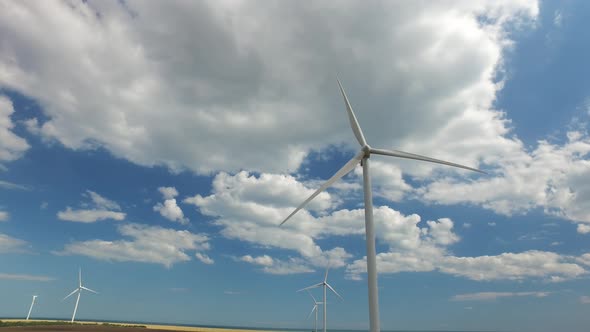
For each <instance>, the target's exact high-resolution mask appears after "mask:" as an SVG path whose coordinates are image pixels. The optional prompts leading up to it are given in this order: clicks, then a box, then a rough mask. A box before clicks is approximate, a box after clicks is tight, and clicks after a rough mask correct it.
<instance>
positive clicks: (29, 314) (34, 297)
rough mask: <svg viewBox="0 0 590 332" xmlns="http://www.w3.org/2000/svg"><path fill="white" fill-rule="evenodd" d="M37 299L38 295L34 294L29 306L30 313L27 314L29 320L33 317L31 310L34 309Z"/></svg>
mask: <svg viewBox="0 0 590 332" xmlns="http://www.w3.org/2000/svg"><path fill="white" fill-rule="evenodd" d="M35 299H37V295H33V301H32V302H31V307H30V308H29V313H28V314H27V320H29V317H31V311H33V305H34V304H35Z"/></svg>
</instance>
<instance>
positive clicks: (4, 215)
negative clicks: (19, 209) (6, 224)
mask: <svg viewBox="0 0 590 332" xmlns="http://www.w3.org/2000/svg"><path fill="white" fill-rule="evenodd" d="M9 217H10V214H8V212H6V211H0V221H6V220H8V218H9Z"/></svg>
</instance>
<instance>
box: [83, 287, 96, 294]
mask: <svg viewBox="0 0 590 332" xmlns="http://www.w3.org/2000/svg"><path fill="white" fill-rule="evenodd" d="M80 288H82V289H84V290H87V291H89V292H92V293H94V294H98V292H96V291H93V290H92V289H90V288H86V287H84V286H82V287H80Z"/></svg>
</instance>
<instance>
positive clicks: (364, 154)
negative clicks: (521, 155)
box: [281, 80, 485, 332]
mask: <svg viewBox="0 0 590 332" xmlns="http://www.w3.org/2000/svg"><path fill="white" fill-rule="evenodd" d="M338 86H339V87H340V92H341V93H342V97H343V98H344V103H345V105H346V111H347V113H348V120H349V122H350V126H351V127H352V132H353V133H354V136H355V137H356V140H357V141H358V142H359V144H360V145H361V150H360V151H359V153H358V154H357V155H356V156H354V157H353V158H352V159H351V160H350V161H348V162H347V163H346V164H345V165H344V166H343V167H342V168H341V169H340V170H338V172H336V174H334V175H333V176H332V177H331V178H330V179H329V180H328V181H326V182H325V183H324V184H323V185H322V186H321V187H320V188H319V189H318V190H316V191H315V192H314V193H313V194H312V195H311V196H309V197H308V198H307V199H306V200H305V201H303V203H301V205H299V206H298V207H297V208H296V209H295V211H293V212H291V214H290V215H289V216H288V217H287V218H285V220H283V221H282V222H281V225H282V224H284V223H285V222H286V221H287V220H289V219H290V218H291V217H292V216H293V215H294V214H295V213H297V211H299V210H301V209H302V208H303V207H304V206H305V205H306V204H307V203H309V202H310V201H311V200H312V199H314V198H315V197H316V196H317V195H319V194H320V193H321V192H322V191H324V190H326V189H327V188H328V187H329V186H331V185H332V184H333V183H334V182H336V181H337V180H339V179H340V178H342V177H343V176H345V175H346V174H348V173H350V171H352V170H353V169H354V168H355V167H356V166H357V165H358V164H359V163H360V164H361V165H362V166H363V191H364V196H365V233H366V241H367V279H368V284H369V287H368V288H369V321H370V327H371V332H379V331H380V330H381V328H380V327H379V298H378V293H377V254H376V251H375V228H374V225H373V197H372V193H371V177H370V174H369V158H370V157H371V154H379V155H384V156H390V157H397V158H405V159H414V160H420V161H427V162H431V163H436V164H443V165H447V166H453V167H458V168H463V169H467V170H470V171H475V172H479V173H484V174H485V172H483V171H480V170H478V169H475V168H471V167H467V166H463V165H459V164H455V163H451V162H448V161H444V160H439V159H434V158H430V157H425V156H421V155H417V154H413V153H408V152H403V151H399V150H384V149H374V148H372V147H371V146H370V145H369V144H367V141H366V140H365V136H364V135H363V131H362V130H361V127H360V125H359V123H358V121H357V119H356V116H355V115H354V112H353V110H352V106H350V102H349V101H348V97H346V93H345V92H344V88H343V87H342V84H341V83H340V80H338ZM324 306H325V300H324ZM324 314H325V312H324ZM324 330H325V322H324Z"/></svg>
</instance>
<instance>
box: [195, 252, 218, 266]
mask: <svg viewBox="0 0 590 332" xmlns="http://www.w3.org/2000/svg"><path fill="white" fill-rule="evenodd" d="M195 257H196V258H197V259H198V260H200V261H201V262H203V263H205V264H213V263H215V261H214V260H213V259H211V257H209V256H207V255H205V254H203V253H200V252H198V253H196V254H195Z"/></svg>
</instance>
